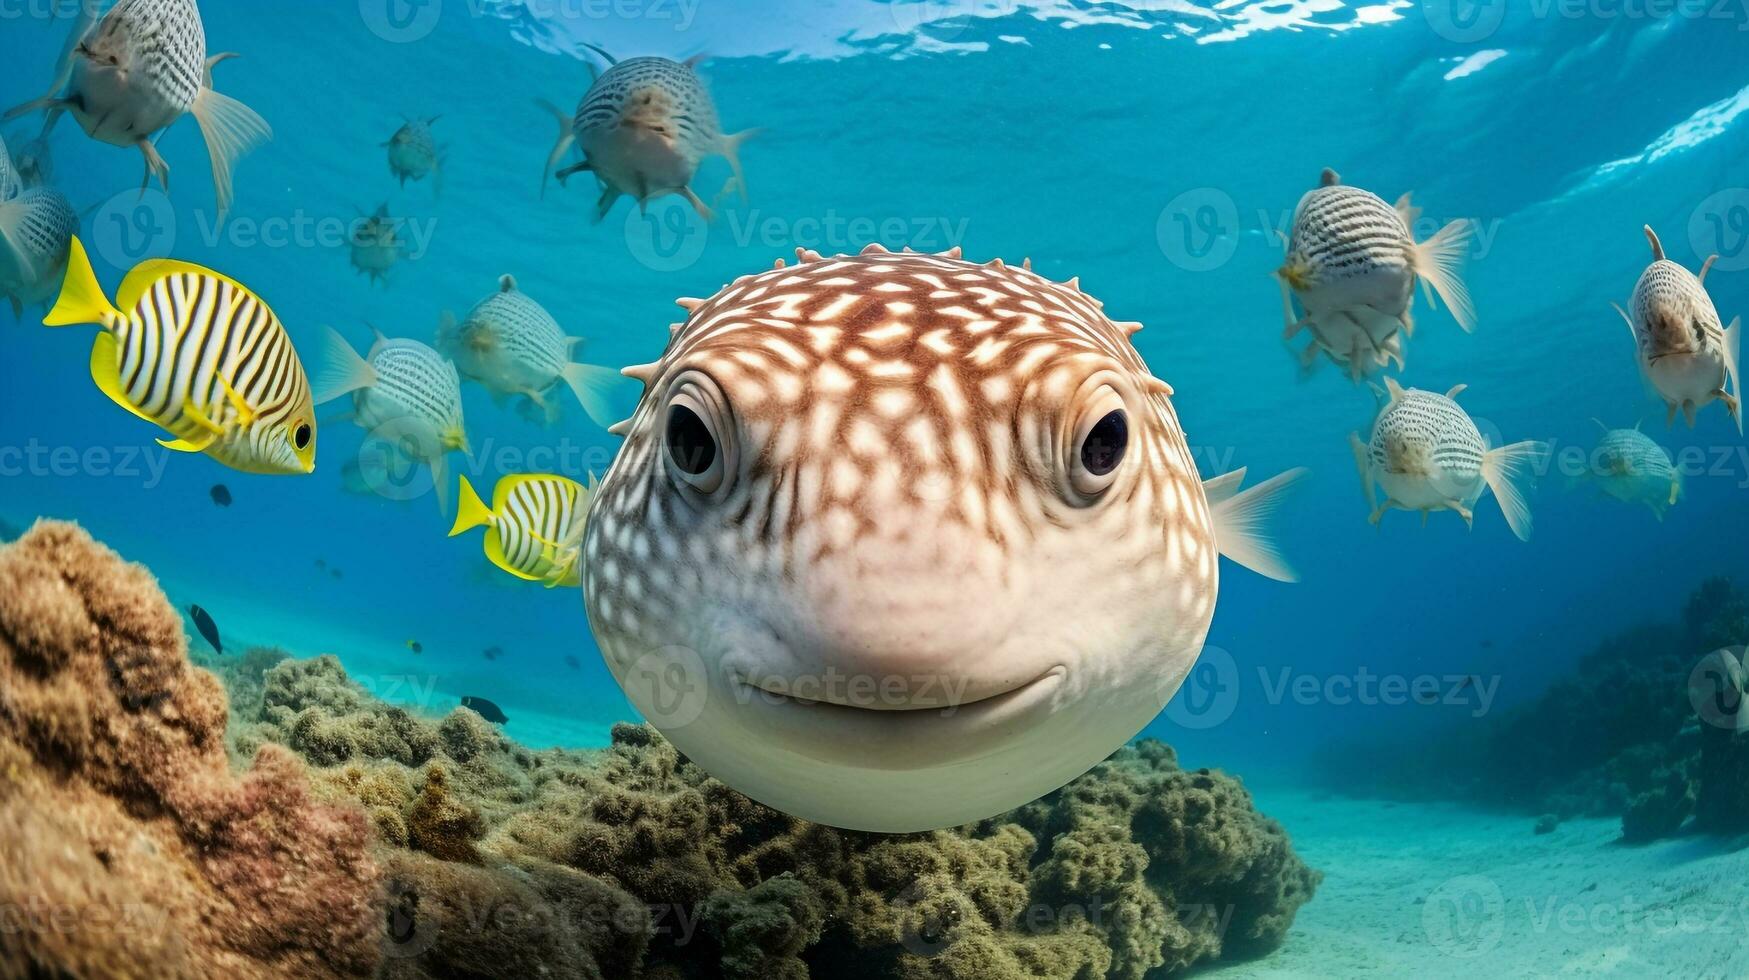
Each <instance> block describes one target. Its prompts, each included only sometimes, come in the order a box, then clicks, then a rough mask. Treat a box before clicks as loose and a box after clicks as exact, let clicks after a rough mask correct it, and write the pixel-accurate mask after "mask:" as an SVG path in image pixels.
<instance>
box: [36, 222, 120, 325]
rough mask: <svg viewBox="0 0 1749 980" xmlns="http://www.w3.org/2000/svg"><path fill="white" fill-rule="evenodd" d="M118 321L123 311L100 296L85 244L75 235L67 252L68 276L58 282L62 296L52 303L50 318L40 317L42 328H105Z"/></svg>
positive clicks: (100, 291)
mask: <svg viewBox="0 0 1749 980" xmlns="http://www.w3.org/2000/svg"><path fill="white" fill-rule="evenodd" d="M121 318H122V312H121V311H120V310H118V309H116V308H115V307H114V306H113V305H111V304H110V302H109V297H107V296H105V295H103V287H102V286H101V285H99V284H98V282H97V272H96V270H94V269H92V268H91V257H90V256H88V255H86V254H85V244H84V243H83V242H81V241H79V238H78V236H74V238H73V246H72V251H70V252H68V253H67V275H66V278H64V279H62V280H61V297H60V299H57V300H55V308H54V309H52V310H50V311H49V315H48V316H45V317H43V326H45V327H65V326H70V325H72V324H75V323H98V324H102V325H103V326H105V327H107V326H109V324H110V321H111V320H119V319H121Z"/></svg>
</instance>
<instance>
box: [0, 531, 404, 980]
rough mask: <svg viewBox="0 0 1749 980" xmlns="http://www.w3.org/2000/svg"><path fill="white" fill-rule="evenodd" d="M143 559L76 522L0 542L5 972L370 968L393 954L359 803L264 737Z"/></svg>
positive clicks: (0, 882)
mask: <svg viewBox="0 0 1749 980" xmlns="http://www.w3.org/2000/svg"><path fill="white" fill-rule="evenodd" d="M227 713H228V712H227V703H226V699H225V693H224V691H223V689H222V688H221V687H220V684H219V681H218V680H217V679H216V678H215V677H214V676H213V675H211V674H209V673H206V672H204V671H200V670H196V669H194V668H193V667H192V666H191V665H190V664H189V661H188V659H187V652H186V647H185V641H184V638H183V633H182V628H181V624H180V620H179V618H178V616H177V613H176V612H175V610H173V609H172V608H171V607H170V605H169V603H168V602H167V601H166V600H165V599H164V596H163V593H162V592H160V591H159V589H158V586H157V583H156V582H155V581H154V580H153V579H152V577H151V575H150V574H149V573H147V572H146V571H145V570H144V569H143V568H140V567H138V566H132V565H128V564H125V563H124V562H122V560H121V559H120V558H118V557H117V556H116V555H115V554H114V553H113V552H111V551H109V550H107V549H105V548H104V547H102V546H101V545H98V544H96V543H95V542H93V541H92V540H91V539H90V537H89V536H87V535H86V534H85V533H84V532H83V531H81V530H79V529H78V528H77V527H75V526H73V525H69V524H58V523H47V522H44V523H39V524H38V525H37V526H36V527H35V528H33V529H32V530H31V531H30V532H28V533H27V534H25V535H24V536H23V537H22V538H21V539H20V540H19V541H17V542H16V543H14V544H11V545H7V546H5V547H4V548H0V828H3V829H0V906H3V907H5V908H7V909H13V910H24V911H25V912H27V913H28V914H26V915H23V916H21V917H18V918H11V917H9V919H8V930H7V934H6V935H5V937H4V939H3V940H0V949H3V950H4V951H5V956H4V957H3V958H0V976H3V977H24V976H140V975H149V976H158V977H210V976H228V977H269V976H273V977H278V976H285V975H287V974H295V975H299V976H310V977H323V976H356V975H359V974H365V973H369V972H370V971H371V970H372V969H373V968H374V967H375V965H376V963H377V961H378V957H379V955H380V954H379V943H378V934H379V932H380V928H379V924H378V915H379V908H378V905H377V898H376V880H377V869H376V865H375V864H374V862H373V859H372V858H371V856H370V854H369V851H368V841H369V828H368V824H367V822H366V820H365V819H364V818H363V816H362V815H361V814H359V813H358V812H357V811H356V809H353V808H349V807H335V806H330V805H327V804H323V803H320V802H317V801H315V800H314V799H313V798H312V797H311V794H310V791H309V786H308V784H307V781H306V777H305V767H304V764H303V763H302V762H300V761H299V760H298V759H297V758H296V757H295V756H293V755H292V754H291V753H290V752H288V751H286V750H284V749H282V748H279V747H277V746H266V747H263V748H262V750H261V752H260V753H259V754H258V755H257V756H256V757H255V759H254V763H253V765H252V767H251V768H249V770H248V771H247V772H245V773H243V774H241V775H236V774H233V772H232V770H231V767H230V763H229V760H228V759H227V757H226V752H225V738H224V733H225V726H226V718H227Z"/></svg>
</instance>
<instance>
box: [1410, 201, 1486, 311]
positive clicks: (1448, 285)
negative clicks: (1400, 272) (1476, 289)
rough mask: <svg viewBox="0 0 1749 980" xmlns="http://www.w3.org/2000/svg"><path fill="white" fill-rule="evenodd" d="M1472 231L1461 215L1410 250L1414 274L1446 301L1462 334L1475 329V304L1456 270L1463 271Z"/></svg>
mask: <svg viewBox="0 0 1749 980" xmlns="http://www.w3.org/2000/svg"><path fill="white" fill-rule="evenodd" d="M1474 232H1475V226H1474V225H1473V224H1472V223H1470V222H1469V221H1466V220H1463V219H1461V218H1460V219H1459V220H1457V221H1453V222H1452V223H1451V224H1448V225H1446V226H1445V227H1444V228H1441V229H1439V231H1437V232H1435V233H1434V235H1433V237H1432V238H1429V239H1428V240H1426V241H1424V242H1421V243H1419V244H1417V245H1414V246H1411V249H1410V264H1411V265H1413V266H1414V268H1415V274H1416V275H1418V276H1420V277H1421V279H1422V281H1423V283H1425V284H1426V285H1427V286H1429V287H1431V288H1432V290H1433V291H1434V292H1436V293H1438V294H1439V298H1440V299H1442V300H1444V301H1445V305H1446V306H1447V307H1448V308H1450V310H1451V315H1452V317H1453V318H1454V319H1456V320H1457V322H1458V326H1460V327H1462V328H1464V332H1465V333H1471V332H1474V331H1475V329H1476V306H1475V303H1474V302H1472V301H1471V299H1470V290H1469V287H1467V286H1465V285H1464V281H1463V279H1461V278H1459V273H1460V272H1462V271H1463V264H1464V254H1465V252H1467V251H1468V250H1469V246H1470V236H1471V235H1472V234H1473V233H1474ZM1430 298H1431V297H1430Z"/></svg>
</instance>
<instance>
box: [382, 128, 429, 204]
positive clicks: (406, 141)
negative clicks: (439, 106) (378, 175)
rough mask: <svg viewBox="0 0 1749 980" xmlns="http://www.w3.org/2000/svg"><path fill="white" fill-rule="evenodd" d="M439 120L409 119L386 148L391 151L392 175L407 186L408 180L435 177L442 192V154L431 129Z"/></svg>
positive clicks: (390, 167)
mask: <svg viewBox="0 0 1749 980" xmlns="http://www.w3.org/2000/svg"><path fill="white" fill-rule="evenodd" d="M438 118H439V117H437V116H431V117H429V118H425V119H409V120H407V121H406V123H404V124H403V125H402V126H401V128H400V129H397V130H395V135H393V136H391V137H389V138H388V140H387V141H386V142H384V143H383V146H384V147H385V148H387V149H388V151H389V173H390V174H393V175H394V176H395V177H396V178H397V179H399V180H400V182H401V186H402V187H406V186H407V181H409V180H412V181H421V180H424V179H425V178H426V177H431V176H433V175H435V177H434V183H436V185H437V188H438V190H439V191H441V190H442V189H443V169H442V168H443V152H442V150H440V149H439V148H438V146H437V140H435V139H434V138H432V135H431V126H432V124H433V123H435V122H437V120H438Z"/></svg>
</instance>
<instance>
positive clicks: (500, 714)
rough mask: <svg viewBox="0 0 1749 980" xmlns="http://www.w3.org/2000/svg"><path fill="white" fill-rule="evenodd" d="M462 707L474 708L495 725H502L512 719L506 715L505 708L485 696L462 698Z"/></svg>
mask: <svg viewBox="0 0 1749 980" xmlns="http://www.w3.org/2000/svg"><path fill="white" fill-rule="evenodd" d="M462 707H464V708H469V709H472V710H473V712H474V713H475V714H477V715H479V716H480V717H481V718H484V719H486V720H487V721H489V722H491V723H492V724H494V725H502V724H504V723H505V722H507V721H509V720H510V719H509V718H507V717H505V716H504V711H503V709H501V708H499V707H498V706H497V705H495V704H493V703H492V702H490V701H488V700H486V699H485V698H462Z"/></svg>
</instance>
